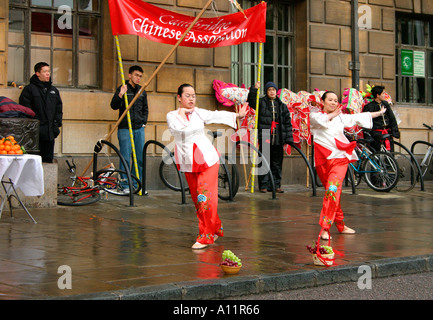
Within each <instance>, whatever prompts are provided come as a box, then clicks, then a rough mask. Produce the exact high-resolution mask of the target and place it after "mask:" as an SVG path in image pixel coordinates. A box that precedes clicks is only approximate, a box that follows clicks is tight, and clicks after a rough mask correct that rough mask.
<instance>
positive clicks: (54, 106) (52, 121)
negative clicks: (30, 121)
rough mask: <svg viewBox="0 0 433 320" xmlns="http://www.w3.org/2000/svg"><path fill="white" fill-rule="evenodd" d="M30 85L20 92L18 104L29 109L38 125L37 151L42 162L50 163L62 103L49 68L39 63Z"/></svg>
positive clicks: (58, 132)
mask: <svg viewBox="0 0 433 320" xmlns="http://www.w3.org/2000/svg"><path fill="white" fill-rule="evenodd" d="M34 70H35V74H34V75H33V76H32V77H31V78H30V84H29V85H27V86H25V87H24V89H23V91H22V92H21V95H20V98H19V103H20V104H21V105H23V106H26V107H29V108H31V109H32V110H33V111H34V112H35V118H36V119H38V120H39V121H40V123H39V150H40V155H41V157H42V162H49V163H52V162H53V159H54V140H55V138H56V137H57V136H58V135H59V134H60V129H59V128H60V127H61V126H62V118H63V103H62V99H61V98H60V94H59V91H58V90H57V88H56V87H54V86H53V85H52V82H51V73H50V66H49V65H48V63H46V62H39V63H37V64H36V65H35V67H34Z"/></svg>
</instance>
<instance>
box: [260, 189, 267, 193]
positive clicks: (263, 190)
mask: <svg viewBox="0 0 433 320" xmlns="http://www.w3.org/2000/svg"><path fill="white" fill-rule="evenodd" d="M260 192H261V193H266V192H268V190H266V189H260Z"/></svg>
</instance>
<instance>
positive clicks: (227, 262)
mask: <svg viewBox="0 0 433 320" xmlns="http://www.w3.org/2000/svg"><path fill="white" fill-rule="evenodd" d="M222 259H223V261H222V262H221V263H220V266H221V269H222V270H223V271H224V273H226V274H236V273H238V272H239V270H240V269H241V267H242V262H241V259H239V258H238V257H236V255H235V254H234V253H233V252H231V251H230V250H224V252H223V254H222Z"/></svg>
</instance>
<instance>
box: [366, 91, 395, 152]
mask: <svg viewBox="0 0 433 320" xmlns="http://www.w3.org/2000/svg"><path fill="white" fill-rule="evenodd" d="M371 95H372V96H373V101H372V102H370V103H369V104H367V105H365V107H364V109H363V111H364V112H366V111H368V112H376V111H379V110H380V109H381V106H382V105H383V106H385V108H386V112H385V113H384V114H383V115H382V116H380V117H377V118H374V119H373V128H372V130H371V131H369V130H364V132H367V133H370V134H371V136H372V137H373V139H374V142H372V143H371V146H372V147H373V148H374V149H375V150H376V151H380V148H381V144H382V142H383V143H385V145H386V146H387V149H389V151H394V140H393V137H394V138H396V139H399V138H400V132H399V131H398V124H397V120H396V119H395V116H394V113H393V112H392V109H391V107H390V106H389V104H388V102H386V101H385V87H383V86H374V87H373V88H372V89H371ZM385 134H390V137H389V138H388V139H384V138H383V135H385ZM388 142H389V144H388Z"/></svg>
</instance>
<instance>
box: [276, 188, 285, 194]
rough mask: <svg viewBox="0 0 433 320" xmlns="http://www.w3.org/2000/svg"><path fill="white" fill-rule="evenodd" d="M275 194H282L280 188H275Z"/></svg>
mask: <svg viewBox="0 0 433 320" xmlns="http://www.w3.org/2000/svg"><path fill="white" fill-rule="evenodd" d="M275 192H276V193H284V190H283V189H281V188H277V189H276V190H275Z"/></svg>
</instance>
